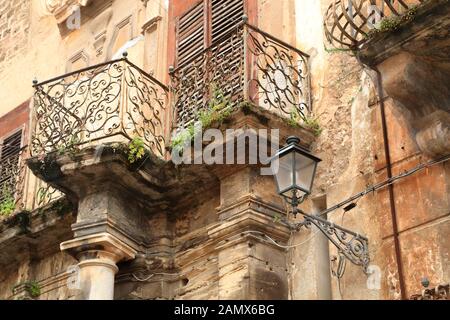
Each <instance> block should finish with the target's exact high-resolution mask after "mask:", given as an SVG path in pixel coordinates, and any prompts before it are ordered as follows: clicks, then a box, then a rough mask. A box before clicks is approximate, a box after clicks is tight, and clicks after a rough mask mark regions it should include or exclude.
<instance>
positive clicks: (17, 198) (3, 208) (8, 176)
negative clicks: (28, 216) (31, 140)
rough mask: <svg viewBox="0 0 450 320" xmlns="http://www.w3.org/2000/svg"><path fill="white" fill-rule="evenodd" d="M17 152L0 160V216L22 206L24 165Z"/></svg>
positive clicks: (20, 154) (22, 150)
mask: <svg viewBox="0 0 450 320" xmlns="http://www.w3.org/2000/svg"><path fill="white" fill-rule="evenodd" d="M23 153H24V149H21V150H20V152H19V153H14V154H12V155H11V156H8V157H6V158H3V159H1V161H0V216H7V215H10V214H12V213H14V212H16V211H19V210H21V209H23V208H24V206H25V204H24V190H25V170H26V165H25V163H24V159H23V156H22V154H23Z"/></svg>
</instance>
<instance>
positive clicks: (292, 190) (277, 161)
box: [271, 137, 370, 272]
mask: <svg viewBox="0 0 450 320" xmlns="http://www.w3.org/2000/svg"><path fill="white" fill-rule="evenodd" d="M286 143H287V144H286V146H284V147H282V148H281V149H280V150H278V152H277V153H276V154H275V155H274V156H273V158H272V159H271V168H272V170H273V174H274V176H275V181H276V184H277V189H278V194H279V195H281V196H282V197H283V198H284V199H285V201H286V202H287V203H288V204H290V205H291V206H292V213H293V214H294V216H296V215H297V214H298V213H300V214H302V215H303V217H304V221H303V222H301V223H299V224H297V225H296V229H298V228H300V227H301V226H305V227H310V226H311V224H314V225H315V226H316V227H317V228H318V229H319V230H320V231H321V232H322V233H323V234H325V236H326V237H327V238H328V239H329V240H330V241H331V242H332V243H333V244H334V245H335V246H336V247H337V248H338V251H339V254H340V255H343V256H345V257H346V258H347V259H349V260H350V261H351V262H352V263H354V264H356V265H360V266H362V267H363V269H364V271H365V272H367V267H368V265H369V261H370V258H369V250H368V242H369V241H368V239H367V238H366V237H363V236H361V235H359V234H358V233H355V232H353V231H350V230H348V229H346V228H343V227H341V226H338V225H335V224H334V223H332V222H330V221H328V220H326V219H323V218H321V217H320V215H311V214H308V213H306V212H304V211H303V210H301V209H299V208H298V206H299V204H301V203H302V202H303V201H304V200H305V198H306V197H307V196H308V195H309V194H311V189H312V185H313V182H314V175H315V173H316V168H317V165H318V163H319V162H320V161H321V160H320V159H319V158H317V157H315V156H314V155H312V154H311V153H310V152H309V151H308V150H306V149H305V148H303V147H301V146H300V139H299V138H297V137H289V138H287V140H286Z"/></svg>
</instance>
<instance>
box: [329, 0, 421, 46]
mask: <svg viewBox="0 0 450 320" xmlns="http://www.w3.org/2000/svg"><path fill="white" fill-rule="evenodd" d="M425 1H426V0H333V1H332V3H331V4H330V6H329V7H328V10H327V12H326V14H325V18H324V29H325V35H326V38H327V40H328V42H329V43H330V44H332V45H333V47H335V48H339V49H351V50H357V49H358V48H359V47H360V46H361V45H363V44H364V43H365V42H366V41H367V39H368V36H369V34H370V32H371V30H373V29H375V28H377V27H378V24H379V23H380V21H381V20H382V19H383V18H386V17H399V16H401V15H403V14H405V13H406V12H408V11H409V10H411V9H412V8H414V7H415V6H417V5H420V4H421V3H423V2H425Z"/></svg>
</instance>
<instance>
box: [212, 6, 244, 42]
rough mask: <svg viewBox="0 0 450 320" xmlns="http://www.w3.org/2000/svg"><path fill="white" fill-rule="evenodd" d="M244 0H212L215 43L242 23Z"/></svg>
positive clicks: (213, 38)
mask: <svg viewBox="0 0 450 320" xmlns="http://www.w3.org/2000/svg"><path fill="white" fill-rule="evenodd" d="M243 15H244V0H212V3H211V40H212V42H213V43H214V42H215V41H216V40H218V39H220V38H221V37H223V36H224V35H226V34H227V33H228V32H230V31H232V30H233V29H234V28H235V27H236V25H237V24H239V23H240V22H241V21H242V16H243Z"/></svg>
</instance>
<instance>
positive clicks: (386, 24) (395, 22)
mask: <svg viewBox="0 0 450 320" xmlns="http://www.w3.org/2000/svg"><path fill="white" fill-rule="evenodd" d="M416 14H417V6H414V7H412V8H411V9H409V10H408V11H406V12H405V13H404V14H402V15H401V16H394V17H384V18H383V19H382V20H381V21H380V22H379V23H378V25H376V26H375V28H374V29H372V30H370V31H369V33H368V36H369V37H370V36H373V35H374V34H376V33H380V32H390V31H396V30H397V29H399V28H400V26H401V25H402V24H403V23H405V22H408V21H411V20H413V19H414V17H415V15H416Z"/></svg>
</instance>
